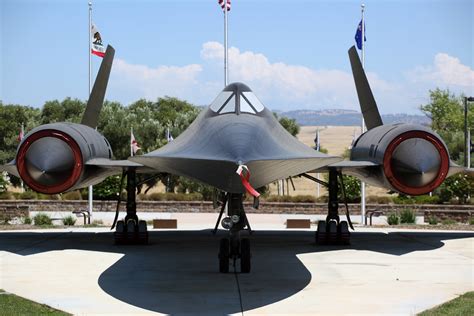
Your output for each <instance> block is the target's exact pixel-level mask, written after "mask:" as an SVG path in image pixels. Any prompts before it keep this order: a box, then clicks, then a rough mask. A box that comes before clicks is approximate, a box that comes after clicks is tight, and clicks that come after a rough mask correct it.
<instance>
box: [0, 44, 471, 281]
mask: <svg viewBox="0 0 474 316" xmlns="http://www.w3.org/2000/svg"><path fill="white" fill-rule="evenodd" d="M114 53H115V51H114V49H113V48H112V47H111V46H108V47H107V51H106V54H105V57H104V59H103V61H102V63H101V66H100V69H99V73H98V75H97V78H96V81H95V83H94V87H93V90H92V93H91V96H90V98H89V101H88V103H87V107H86V110H85V113H84V116H83V118H82V122H81V124H74V123H66V122H62V123H54V124H46V125H41V126H38V127H36V128H34V129H33V130H31V131H30V132H29V133H28V134H27V135H26V136H25V137H24V139H23V140H22V141H21V143H20V145H19V147H18V150H17V154H16V157H15V159H14V160H13V161H12V162H10V163H8V164H6V165H3V166H0V171H7V172H9V173H11V174H13V175H16V176H18V177H20V178H21V179H22V180H23V181H24V183H25V184H27V185H28V186H29V187H30V188H32V189H33V190H35V191H37V192H41V193H46V194H56V193H61V192H66V191H71V190H75V189H79V188H83V187H86V186H89V185H93V184H96V183H99V182H101V181H102V180H104V179H105V178H106V177H107V176H110V175H113V174H119V173H122V175H123V176H122V179H123V178H124V176H125V175H127V177H126V178H127V185H126V187H127V205H126V209H127V215H126V216H125V218H124V219H123V220H119V221H117V218H118V217H117V216H116V218H115V221H114V225H113V227H112V228H115V229H116V230H115V233H114V236H115V242H116V243H147V241H148V233H147V227H146V222H145V221H141V220H139V219H138V216H137V212H136V201H135V200H136V196H135V194H136V173H137V172H143V173H151V174H152V173H169V174H175V175H180V176H185V177H188V178H192V179H196V180H199V181H201V182H203V183H206V184H209V185H211V186H213V187H215V188H216V189H217V190H219V191H218V192H220V193H219V194H218V197H216V200H215V205H216V206H217V205H220V206H221V212H220V215H219V218H218V220H217V224H216V229H215V231H216V230H217V227H218V224H219V222H220V221H221V217H222V215H223V213H224V212H225V211H227V216H226V217H225V218H224V219H222V226H223V227H224V228H225V229H227V230H228V231H229V237H227V238H222V239H221V240H220V246H219V256H218V257H219V271H220V272H223V273H225V272H228V271H229V263H230V261H231V260H234V261H235V260H237V259H239V260H240V268H241V272H244V273H248V272H250V266H251V265H250V257H251V255H250V241H249V239H248V238H241V237H240V232H241V231H242V230H244V229H245V228H247V229H249V230H250V225H249V223H248V220H247V217H246V215H245V211H244V207H243V202H242V201H243V198H244V194H245V193H246V191H247V192H248V193H250V194H251V195H253V196H254V207H258V192H256V191H255V190H254V188H259V187H262V186H265V185H267V184H269V183H272V182H274V181H276V180H278V179H286V178H289V177H294V176H304V177H306V178H308V179H311V180H314V181H317V182H320V183H322V184H323V185H326V186H327V187H328V191H329V202H328V215H327V217H326V220H325V221H320V222H319V223H318V228H317V231H316V234H315V238H316V242H317V243H331V244H334V243H345V244H348V243H349V241H350V232H349V226H351V227H352V224H351V222H350V217H349V214H348V211H347V204H346V215H347V221H344V220H340V218H339V214H338V206H339V201H338V194H337V192H338V188H339V185H340V184H341V183H342V181H343V177H342V174H343V173H346V174H351V175H354V176H356V177H358V178H360V179H361V180H363V181H365V182H367V183H370V184H372V185H375V186H379V187H383V188H387V189H390V190H393V191H396V192H400V193H404V194H408V195H420V194H426V193H428V192H431V191H433V190H434V189H436V188H437V187H438V186H440V185H441V184H442V183H443V181H444V179H445V178H446V177H448V176H450V175H452V174H455V173H458V172H466V173H471V174H472V173H473V170H472V169H465V168H462V167H459V166H457V165H456V164H455V163H453V162H452V161H451V160H450V156H449V153H448V149H447V147H446V145H445V143H444V142H443V140H442V139H441V138H440V137H439V135H437V134H436V133H435V132H434V131H432V130H431V129H429V128H427V127H425V126H421V125H414V124H402V123H399V124H385V125H384V124H383V122H382V119H381V117H380V114H379V111H378V108H377V104H376V102H375V99H374V97H373V95H372V92H371V89H370V86H369V83H368V80H367V78H366V75H365V73H364V70H363V68H362V65H361V63H360V60H359V56H358V54H357V51H356V49H355V47H352V48H351V49H349V59H350V62H351V67H352V73H353V76H354V81H355V85H356V90H357V94H358V98H359V103H360V106H361V110H362V114H363V116H364V119H365V122H366V125H367V128H368V131H367V132H365V133H363V134H362V135H361V136H360V137H359V138H358V139H357V140H356V141H355V142H354V144H353V147H352V149H351V155H350V160H348V161H344V160H343V159H342V158H341V157H335V156H331V155H326V154H323V153H321V152H319V151H316V150H314V149H312V148H310V147H308V146H306V145H304V144H302V143H301V142H299V141H298V140H297V139H296V138H295V137H293V136H292V135H290V134H289V133H288V132H287V131H286V130H285V129H284V128H283V127H282V126H281V125H280V124H279V122H278V121H277V120H276V119H275V117H274V116H273V114H272V112H271V111H270V110H268V109H267V108H266V107H265V106H264V105H263V104H262V103H261V102H260V101H259V99H258V98H257V97H256V95H255V94H254V93H253V92H252V90H250V88H249V87H248V86H246V85H245V84H243V83H232V84H230V85H228V86H227V87H225V88H224V90H223V91H222V92H221V93H220V94H219V95H218V96H217V98H216V99H215V100H214V102H212V103H211V104H210V105H209V106H208V107H207V108H205V109H204V110H203V111H202V112H201V113H200V115H199V116H198V117H197V118H196V119H195V121H194V122H193V123H192V124H191V125H190V126H189V127H188V129H186V130H185V131H184V132H183V133H182V134H181V135H179V137H177V139H175V140H174V141H173V142H170V143H169V144H167V145H165V146H163V147H162V148H160V149H158V150H155V151H153V152H150V153H147V154H145V155H141V156H134V157H131V158H129V159H128V160H113V156H112V149H111V147H110V145H109V143H108V141H107V139H106V138H105V137H104V136H103V135H102V134H100V132H99V131H97V130H96V127H97V121H98V117H99V113H100V110H101V107H102V104H103V100H104V96H105V91H106V88H107V83H108V78H109V75H110V71H111V67H112V61H113V56H114ZM322 172H327V173H329V181H328V182H327V183H326V182H323V181H320V180H318V179H316V178H315V177H313V176H312V175H311V174H314V173H322ZM343 187H344V186H342V188H343ZM119 203H120V202H119ZM118 209H119V205H117V215H118Z"/></svg>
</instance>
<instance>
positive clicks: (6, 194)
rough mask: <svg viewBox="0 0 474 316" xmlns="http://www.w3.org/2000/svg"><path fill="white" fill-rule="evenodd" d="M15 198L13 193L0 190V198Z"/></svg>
mask: <svg viewBox="0 0 474 316" xmlns="http://www.w3.org/2000/svg"><path fill="white" fill-rule="evenodd" d="M14 199H15V195H13V193H11V192H8V191H6V192H2V193H0V200H14Z"/></svg>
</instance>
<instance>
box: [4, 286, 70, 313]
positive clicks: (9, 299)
mask: <svg viewBox="0 0 474 316" xmlns="http://www.w3.org/2000/svg"><path fill="white" fill-rule="evenodd" d="M0 315H5V316H6V315H8V316H16V315H18V316H19V315H54V316H64V315H71V314H68V313H65V312H61V311H58V310H57V309H54V308H51V307H49V306H47V305H43V304H38V303H35V302H33V301H30V300H27V299H25V298H22V297H19V296H16V295H14V294H9V293H5V292H4V291H3V290H0Z"/></svg>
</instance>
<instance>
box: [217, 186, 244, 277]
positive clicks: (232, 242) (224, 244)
mask: <svg viewBox="0 0 474 316" xmlns="http://www.w3.org/2000/svg"><path fill="white" fill-rule="evenodd" d="M242 200H243V194H240V193H239V194H236V193H227V194H226V195H225V197H224V201H223V203H222V207H221V212H220V214H219V218H218V219H217V223H216V227H215V229H214V234H215V233H216V231H217V227H218V225H219V222H220V220H221V217H222V214H223V213H224V211H225V208H226V205H227V215H228V216H227V217H225V218H224V219H222V222H221V224H222V227H224V228H225V229H227V230H228V231H229V236H228V237H225V238H222V239H221V240H220V243H219V255H218V258H219V272H221V273H228V272H229V265H230V263H232V264H233V266H234V268H236V262H237V260H238V259H240V272H241V273H249V272H250V267H251V265H250V259H251V253H250V240H249V239H248V238H241V236H240V232H241V231H242V230H243V229H245V227H247V229H248V230H249V232H251V228H250V225H249V222H248V219H247V216H246V215H245V211H244V206H243V203H242Z"/></svg>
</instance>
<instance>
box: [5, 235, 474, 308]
mask: <svg viewBox="0 0 474 316" xmlns="http://www.w3.org/2000/svg"><path fill="white" fill-rule="evenodd" d="M210 232H211V231H210V230H204V231H151V232H150V244H149V245H147V246H130V245H129V246H115V245H112V235H111V233H79V232H77V233H76V232H75V233H30V232H18V233H12V232H9V233H0V251H2V250H3V251H8V252H12V253H15V254H19V255H24V256H27V255H32V254H37V253H42V252H47V251H53V250H65V249H79V250H90V251H101V252H113V253H123V254H124V256H123V257H122V258H121V259H119V260H118V261H117V262H116V263H115V264H113V265H112V266H111V267H109V268H108V269H107V270H106V271H104V272H103V273H102V274H101V276H100V277H99V280H98V284H99V286H100V287H101V288H102V289H103V290H104V291H105V292H106V293H108V294H109V295H111V296H113V297H114V298H116V299H119V300H121V301H123V302H126V303H128V304H131V305H133V306H137V307H140V308H144V309H147V310H151V311H156V312H160V313H166V314H185V313H192V314H207V315H209V314H230V313H239V312H241V311H246V310H251V309H255V308H258V307H263V306H266V305H269V304H272V303H275V302H278V301H280V300H283V299H286V298H288V297H290V296H292V295H294V294H296V293H298V292H300V291H301V290H303V289H304V288H305V287H306V286H307V285H308V284H309V282H310V281H311V273H310V272H309V271H308V270H307V268H306V267H305V266H304V264H303V263H302V262H301V261H300V260H299V259H298V257H297V255H298V254H304V253H314V252H328V251H340V250H341V249H355V250H367V251H374V252H379V253H384V254H390V255H395V256H400V255H404V254H407V253H410V252H413V251H426V250H433V249H437V248H440V247H442V246H443V245H444V242H443V241H444V240H450V239H458V238H468V237H474V232H473V233H459V232H449V233H440V232H426V231H423V232H393V233H388V234H385V233H379V232H355V233H353V234H352V239H351V241H352V244H351V245H350V246H317V245H315V244H314V240H313V237H314V232H307V231H256V232H255V233H254V234H253V235H252V236H250V238H251V239H252V271H251V273H249V274H240V273H236V274H235V275H234V273H229V274H220V273H218V259H217V251H218V242H219V239H220V238H221V237H223V236H226V235H225V233H224V232H223V231H219V233H218V235H217V236H213V235H211V233H210ZM239 270H240V268H239V266H238V263H237V271H239ZM231 271H233V269H232V268H231ZM313 273H314V272H313ZM239 288H240V295H241V297H242V300H241V301H242V306H241V305H240V300H239Z"/></svg>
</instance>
